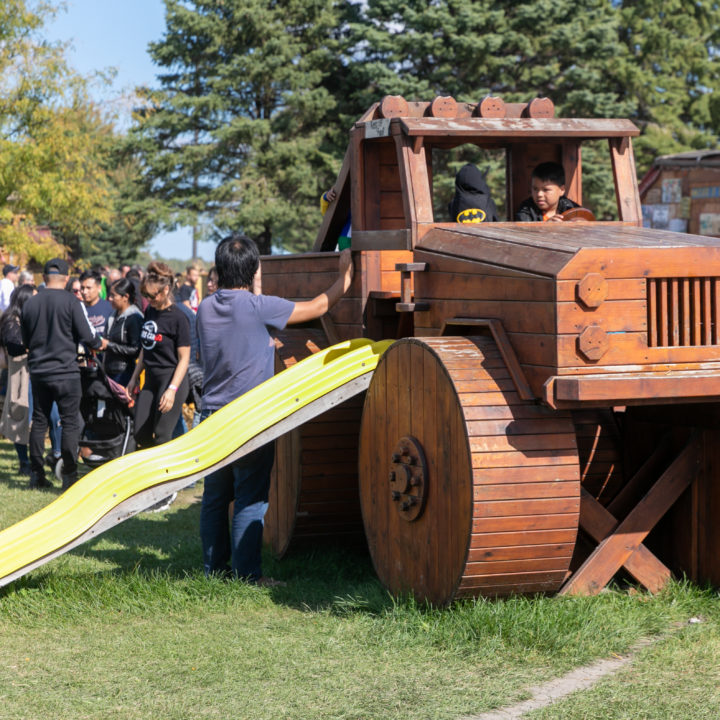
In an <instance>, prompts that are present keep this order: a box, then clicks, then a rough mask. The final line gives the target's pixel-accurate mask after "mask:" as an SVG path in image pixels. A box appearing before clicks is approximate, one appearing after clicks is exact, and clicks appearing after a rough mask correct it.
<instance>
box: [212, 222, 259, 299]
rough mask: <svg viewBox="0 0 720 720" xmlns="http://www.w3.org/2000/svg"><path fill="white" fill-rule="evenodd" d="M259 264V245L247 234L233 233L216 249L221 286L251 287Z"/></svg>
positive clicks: (228, 287)
mask: <svg viewBox="0 0 720 720" xmlns="http://www.w3.org/2000/svg"><path fill="white" fill-rule="evenodd" d="M259 265H260V253H259V252H258V249H257V245H256V244H255V242H254V241H253V240H252V239H251V238H249V237H248V236H247V235H241V234H240V233H233V234H232V235H229V236H228V237H226V238H224V239H223V240H221V241H220V244H219V245H218V246H217V248H216V249H215V267H216V268H217V274H218V287H219V288H227V289H230V288H238V287H244V288H250V287H251V286H252V283H253V278H254V277H255V273H256V272H257V269H258V267H259Z"/></svg>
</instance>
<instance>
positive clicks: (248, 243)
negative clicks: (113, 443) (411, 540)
mask: <svg viewBox="0 0 720 720" xmlns="http://www.w3.org/2000/svg"><path fill="white" fill-rule="evenodd" d="M352 277H353V265H352V259H351V255H350V251H349V250H344V251H343V252H342V253H341V254H340V264H339V273H338V278H337V280H336V281H335V282H334V283H333V284H332V285H331V286H330V287H329V288H328V290H327V291H326V292H324V293H321V294H320V295H318V296H317V297H315V298H313V299H312V300H309V301H305V302H291V301H289V300H285V299H282V298H278V297H273V296H266V295H263V294H262V289H261V286H260V285H261V282H260V278H261V274H260V258H259V254H258V250H257V247H256V246H255V243H254V242H253V241H252V240H250V239H249V238H247V237H246V236H243V235H238V234H233V235H231V236H229V237H228V238H226V239H225V240H223V241H221V242H220V243H219V245H218V247H217V250H216V254H215V267H213V268H212V269H211V270H210V271H209V273H208V277H207V293H206V297H205V299H203V300H202V302H200V293H199V292H198V281H199V271H198V269H197V268H196V267H194V266H190V267H188V268H187V271H186V273H185V274H184V275H181V276H179V277H176V276H175V275H174V274H173V272H172V270H171V269H170V268H169V267H168V266H167V265H166V264H164V263H162V262H151V263H150V264H149V265H148V267H147V268H146V269H143V268H140V267H138V266H130V265H123V266H121V267H120V268H105V269H104V270H103V271H102V272H101V271H98V270H86V271H84V272H83V273H82V274H80V275H79V276H77V277H76V276H71V274H70V268H69V266H68V263H67V262H66V261H65V260H64V259H62V258H54V259H52V260H50V261H48V262H47V263H46V264H45V266H44V268H43V281H42V283H40V284H39V285H38V286H36V285H35V282H34V276H33V275H32V274H30V273H20V268H19V267H17V266H15V265H6V266H5V267H4V268H3V279H2V281H0V309H1V310H2V316H1V317H0V345H2V348H3V349H4V353H2V354H3V355H4V357H5V358H6V363H7V387H6V394H5V403H4V405H3V412H2V417H1V418H0V434H2V435H3V436H4V437H5V438H7V439H8V440H10V441H11V442H13V443H14V445H15V449H16V452H17V456H18V463H19V465H18V471H19V472H20V474H22V475H28V476H29V487H30V488H33V489H42V488H49V487H52V480H51V479H50V478H48V473H47V467H48V466H51V467H54V466H55V464H56V463H58V462H61V463H62V464H61V465H60V467H61V472H60V480H61V483H62V489H63V491H65V490H67V489H68V488H69V487H71V486H72V485H73V484H74V483H75V482H76V481H77V479H78V454H79V452H80V451H81V450H82V449H83V448H80V436H81V433H82V432H83V416H82V414H81V412H80V410H81V404H82V401H83V385H82V382H81V367H86V366H88V364H96V365H98V366H99V367H101V368H102V370H103V376H104V377H106V378H107V382H108V383H110V384H111V387H112V389H113V391H118V390H119V392H120V395H121V396H122V400H123V402H125V403H126V404H127V406H128V408H132V413H133V416H134V437H135V441H136V443H137V446H138V447H141V448H142V447H149V446H153V445H159V444H161V443H164V442H167V441H168V440H170V439H171V438H173V437H176V436H177V435H179V434H180V433H182V432H183V430H184V427H185V420H184V418H183V415H182V408H183V404H185V403H192V404H194V406H195V418H194V419H193V423H194V422H199V421H201V420H203V419H205V418H206V417H208V416H209V415H211V414H212V413H214V412H216V411H217V410H219V409H220V408H222V407H223V406H225V405H226V404H228V403H229V402H232V401H233V400H234V399H236V398H237V397H239V396H240V395H242V394H243V393H245V392H247V391H248V390H250V389H252V388H253V387H255V386H256V385H258V384H260V383H262V382H264V381H265V380H267V379H269V378H270V377H271V376H272V375H273V372H274V345H273V342H272V338H271V335H270V331H272V330H279V329H282V328H284V327H285V325H287V324H294V323H302V322H307V321H309V320H313V319H316V318H319V317H321V316H322V315H323V314H324V313H326V312H327V311H328V309H329V308H330V307H332V305H334V303H335V302H337V300H338V299H339V298H340V297H341V296H342V295H343V294H344V293H345V292H347V290H348V288H349V286H350V283H351V281H352ZM48 432H50V439H51V448H52V449H51V450H50V451H49V452H48V453H47V454H46V453H45V444H46V434H47V433H48ZM273 459H274V444H272V443H271V444H269V445H267V446H265V447H263V448H260V449H258V450H256V451H254V452H253V453H251V454H249V455H247V456H245V457H243V458H241V459H240V460H238V461H235V462H233V463H231V464H229V465H226V466H225V467H223V468H220V469H218V470H216V471H215V472H212V473H210V474H209V475H208V476H207V477H206V478H205V483H204V490H203V500H202V508H201V522H200V525H201V527H200V535H201V540H202V546H203V564H204V569H205V573H206V574H207V575H221V576H231V577H236V578H242V579H245V580H247V581H249V582H254V583H261V584H263V583H266V582H268V580H267V579H266V578H264V577H263V575H262V569H261V564H260V550H261V543H262V528H263V518H264V516H265V513H266V511H267V507H268V496H269V490H270V475H271V470H272V465H273ZM169 501H172V498H170V499H169ZM231 507H232V513H231V517H230V516H229V509H230V508H231Z"/></svg>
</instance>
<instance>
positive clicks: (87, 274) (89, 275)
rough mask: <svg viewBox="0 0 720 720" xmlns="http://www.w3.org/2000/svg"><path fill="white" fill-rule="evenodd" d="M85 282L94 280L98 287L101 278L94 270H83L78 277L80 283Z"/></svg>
mask: <svg viewBox="0 0 720 720" xmlns="http://www.w3.org/2000/svg"><path fill="white" fill-rule="evenodd" d="M86 280H94V281H95V282H96V283H97V284H98V285H100V283H101V282H102V277H101V276H100V274H99V273H97V272H95V270H85V271H84V272H83V273H82V274H81V275H80V282H85V281H86Z"/></svg>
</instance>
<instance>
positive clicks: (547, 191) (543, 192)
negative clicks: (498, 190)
mask: <svg viewBox="0 0 720 720" xmlns="http://www.w3.org/2000/svg"><path fill="white" fill-rule="evenodd" d="M531 192H532V197H529V198H528V199H527V200H525V201H524V202H523V203H522V204H521V205H520V207H519V208H518V211H517V212H516V213H515V219H516V220H517V221H518V222H546V221H548V220H549V221H552V222H562V221H563V217H562V213H564V212H565V211H566V210H570V208H576V207H580V206H579V205H578V204H577V203H576V202H573V201H572V200H570V198H567V197H565V170H563V166H562V165H560V164H559V163H554V162H545V163H540V165H538V166H537V167H536V168H535V169H534V170H533V171H532V185H531Z"/></svg>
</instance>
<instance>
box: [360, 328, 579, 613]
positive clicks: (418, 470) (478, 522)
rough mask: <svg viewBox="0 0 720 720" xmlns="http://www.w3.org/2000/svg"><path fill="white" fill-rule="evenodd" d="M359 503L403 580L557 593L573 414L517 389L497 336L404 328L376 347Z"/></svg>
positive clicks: (566, 526)
mask: <svg viewBox="0 0 720 720" xmlns="http://www.w3.org/2000/svg"><path fill="white" fill-rule="evenodd" d="M359 455H360V458H359V468H360V502H361V508H362V514H363V521H364V524H365V533H366V537H367V540H368V544H369V547H370V552H371V555H372V559H373V563H374V565H375V569H376V571H377V573H378V576H379V577H380V579H381V580H382V582H383V583H384V584H385V585H386V586H387V587H388V588H389V589H390V590H391V591H392V592H394V593H402V592H412V593H413V594H414V595H415V596H416V597H418V598H419V599H427V600H429V601H430V602H432V603H434V604H445V603H448V602H450V601H451V600H452V599H453V598H456V597H462V596H467V595H489V596H494V595H506V594H510V593H532V592H553V591H556V590H558V589H559V588H560V586H561V584H562V582H563V580H564V579H565V577H566V575H567V573H568V568H569V565H570V560H571V557H572V554H573V549H574V546H575V541H576V537H577V531H578V519H579V518H578V515H579V506H580V474H579V465H578V453H577V447H576V441H575V432H574V427H573V422H572V418H571V417H570V415H569V414H566V413H558V412H556V411H552V410H549V409H546V408H542V407H539V406H537V405H535V404H534V403H532V402H527V401H523V400H521V399H520V398H519V397H518V395H517V393H516V392H515V389H514V385H513V383H512V380H511V379H510V376H509V373H508V372H507V370H506V369H505V366H504V363H503V361H502V358H501V356H500V353H499V352H498V350H497V348H496V346H495V345H494V343H493V342H492V340H491V339H489V338H484V337H482V338H465V337H438V338H408V339H404V340H399V341H398V342H397V343H395V344H394V345H392V346H391V347H390V348H389V349H388V350H387V351H386V353H385V354H384V355H383V357H382V358H381V360H380V363H379V365H378V367H377V369H376V371H375V374H374V376H373V380H372V383H371V385H370V388H369V390H368V393H367V396H366V399H365V406H364V409H363V417H362V423H361V430H360V451H359Z"/></svg>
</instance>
